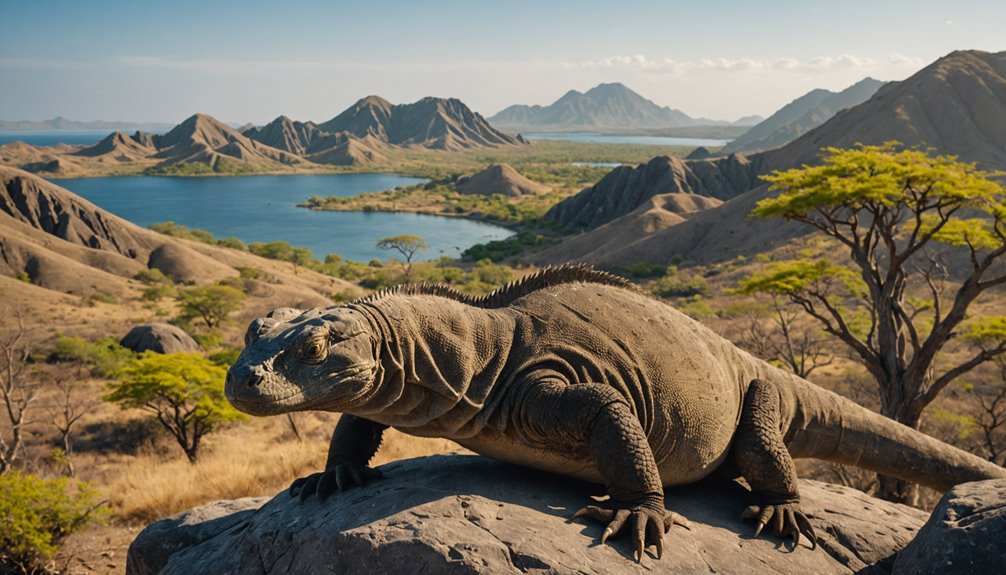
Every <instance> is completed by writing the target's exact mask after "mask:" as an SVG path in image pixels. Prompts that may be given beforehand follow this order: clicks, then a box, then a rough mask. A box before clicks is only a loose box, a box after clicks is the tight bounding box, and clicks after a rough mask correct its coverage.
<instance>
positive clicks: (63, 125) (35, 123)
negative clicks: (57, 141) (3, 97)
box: [0, 116, 172, 132]
mask: <svg viewBox="0 0 1006 575" xmlns="http://www.w3.org/2000/svg"><path fill="white" fill-rule="evenodd" d="M171 126H172V125H171V124H167V123H157V122H117V121H105V120H95V121H93V122H78V121H76V120H68V119H66V118H64V117H62V116H56V117H55V118H53V119H51V120H0V131H9V132H29V131H42V130H67V131H70V130H95V131H97V130H127V131H128V130H145V131H148V132H158V131H162V130H168V129H170V128H171Z"/></svg>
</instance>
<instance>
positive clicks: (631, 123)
mask: <svg viewBox="0 0 1006 575" xmlns="http://www.w3.org/2000/svg"><path fill="white" fill-rule="evenodd" d="M761 120H762V118H761V117H759V116H745V117H744V118H741V119H740V120H738V121H737V122H726V121H722V120H709V119H706V118H692V117H691V116H689V115H688V114H685V113H684V112H682V111H681V110H677V109H674V108H671V107H668V106H658V105H657V104H655V103H653V102H652V101H650V100H648V99H646V98H644V97H643V96H640V95H639V94H637V93H636V92H634V91H632V90H631V89H629V87H628V86H626V85H625V84H621V83H618V82H615V83H610V84H599V85H597V86H595V87H593V88H591V89H590V90H587V91H586V92H578V91H576V90H570V91H568V92H566V94H564V95H563V96H562V97H561V98H559V99H558V100H556V101H555V102H553V103H552V104H549V105H548V106H539V105H534V106H527V105H521V104H518V105H514V106H509V107H507V108H505V109H503V110H501V111H500V112H499V113H497V114H496V115H494V116H491V117H490V118H489V123H490V124H492V125H494V126H496V127H499V128H501V129H504V130H509V131H512V132H600V133H611V134H647V135H667V136H681V137H717V138H724V137H725V138H727V139H732V138H735V137H737V136H739V135H740V134H742V133H744V132H745V131H746V130H747V128H748V127H750V126H753V125H755V124H757V123H758V122H760V121H761Z"/></svg>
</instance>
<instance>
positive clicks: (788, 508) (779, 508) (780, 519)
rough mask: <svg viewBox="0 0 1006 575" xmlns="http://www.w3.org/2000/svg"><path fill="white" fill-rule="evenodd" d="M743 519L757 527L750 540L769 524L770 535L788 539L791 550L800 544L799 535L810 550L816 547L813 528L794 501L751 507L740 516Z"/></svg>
mask: <svg viewBox="0 0 1006 575" xmlns="http://www.w3.org/2000/svg"><path fill="white" fill-rule="evenodd" d="M741 517H742V518H744V519H755V520H756V521H757V525H756V526H755V532H754V535H753V536H752V538H756V537H758V535H760V534H761V532H762V530H763V529H765V527H767V526H769V524H771V528H772V533H774V534H775V535H777V536H779V537H789V538H791V539H792V540H793V548H794V549H795V548H796V547H797V546H798V545H799V544H800V535H801V534H803V535H805V536H806V537H807V539H809V540H810V548H811V549H814V548H815V547H817V535H816V534H815V533H814V526H813V525H811V524H810V520H809V519H807V516H806V515H804V513H803V511H801V510H800V504H799V503H797V502H796V501H787V502H782V503H775V504H765V505H751V506H749V507H747V508H746V509H745V510H744V512H743V513H742V514H741Z"/></svg>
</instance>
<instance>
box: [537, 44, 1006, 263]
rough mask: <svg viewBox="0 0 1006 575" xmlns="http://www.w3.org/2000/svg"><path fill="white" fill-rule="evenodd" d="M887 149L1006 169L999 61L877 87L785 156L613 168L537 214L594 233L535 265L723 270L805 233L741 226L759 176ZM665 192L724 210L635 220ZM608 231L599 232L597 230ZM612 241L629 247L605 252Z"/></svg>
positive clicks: (974, 55)
mask: <svg viewBox="0 0 1006 575" xmlns="http://www.w3.org/2000/svg"><path fill="white" fill-rule="evenodd" d="M890 140H898V141H901V142H903V143H905V144H908V145H922V146H929V147H932V148H934V149H935V150H936V151H937V152H939V153H946V154H955V155H957V156H958V157H959V158H960V159H961V160H964V161H968V162H977V163H978V164H979V165H980V166H981V167H983V168H985V169H989V170H997V169H998V170H1001V169H1006V52H1001V53H997V54H992V53H988V52H978V51H969V52H954V53H952V54H949V55H948V56H946V57H944V58H941V59H940V60H938V61H936V62H935V63H933V64H931V65H930V66H927V67H926V68H924V69H923V70H921V71H919V72H918V73H916V74H915V75H913V76H912V77H910V78H908V79H907V80H904V81H902V82H896V83H891V84H887V85H885V86H884V87H883V88H881V89H880V90H879V91H877V93H876V94H875V95H874V96H873V97H872V98H870V99H869V100H867V101H866V102H864V103H863V104H860V105H859V106H855V107H853V108H847V109H845V110H843V111H841V112H839V113H837V114H836V115H835V116H834V117H832V118H831V119H830V120H828V121H827V122H825V123H824V124H822V125H821V126H819V127H817V128H815V129H813V130H811V131H810V132H808V133H806V134H804V135H803V136H801V137H800V138H798V139H796V140H795V141H793V142H791V143H789V144H787V145H786V146H783V147H782V148H779V149H776V150H771V151H768V152H763V153H759V154H754V155H752V156H751V157H750V158H744V157H743V156H740V155H734V156H730V157H727V158H719V159H705V160H691V161H681V160H675V159H668V158H654V159H653V160H651V161H650V162H649V163H647V164H643V165H640V166H638V167H636V168H629V167H625V166H623V167H620V168H616V169H615V170H613V171H612V172H611V173H610V174H608V175H607V176H605V178H603V179H602V180H601V181H600V182H598V183H597V184H596V185H595V186H593V187H591V188H587V189H585V190H584V191H582V192H580V193H579V194H577V195H575V196H572V197H570V198H567V199H566V200H564V201H563V202H561V203H560V204H558V205H557V206H556V207H555V208H553V209H552V210H551V211H550V212H549V213H548V214H546V217H547V218H549V219H551V220H553V221H557V222H560V223H563V224H564V225H568V226H572V227H585V228H595V227H596V229H594V230H593V231H590V232H588V233H586V234H582V235H580V236H576V237H573V238H570V239H567V240H566V241H564V242H563V243H561V244H559V245H558V246H553V247H551V248H548V249H546V250H544V251H542V252H540V253H539V254H538V255H537V256H536V258H535V261H537V262H539V263H556V262H566V261H571V260H572V261H580V262H588V263H593V264H596V265H601V266H604V267H618V266H624V265H626V264H629V263H635V262H650V263H660V264H666V263H667V262H668V261H669V260H670V259H671V258H673V257H675V256H679V255H680V256H684V257H685V258H687V259H688V260H690V261H694V262H712V261H722V260H726V259H731V258H734V257H736V256H738V255H750V254H755V253H759V252H761V251H765V250H768V249H771V248H772V247H774V246H777V245H781V244H782V243H785V242H788V241H790V240H792V239H793V238H794V237H797V236H799V235H801V234H806V233H808V229H807V228H806V227H805V226H801V225H799V224H795V223H786V222H779V221H776V222H771V223H765V222H760V221H757V220H752V219H750V218H749V217H748V215H749V214H750V213H751V210H752V209H753V208H754V206H755V204H756V203H757V201H758V200H760V199H762V198H765V197H769V196H770V195H771V194H772V192H770V191H769V190H768V188H767V186H764V185H759V184H760V180H759V176H761V175H763V174H766V173H768V172H770V171H771V170H774V169H788V168H791V167H795V166H799V165H802V164H808V163H814V162H816V161H818V156H819V153H820V149H821V148H822V147H826V146H836V147H851V146H854V145H855V144H856V143H860V142H861V143H864V144H880V143H883V142H886V141H890ZM668 190H670V191H683V192H687V193H694V194H698V195H703V196H712V197H716V198H721V199H726V200H729V201H727V202H726V203H724V204H723V205H721V206H717V207H713V208H710V209H707V210H705V211H702V212H698V213H695V214H693V215H690V216H689V217H688V218H685V219H682V220H677V219H675V218H668V217H666V215H665V214H662V213H660V212H655V213H654V214H652V216H650V217H643V214H641V213H639V212H636V210H639V209H642V210H648V209H656V208H657V207H659V206H657V205H649V207H644V206H648V205H647V204H646V201H647V200H648V199H649V198H652V197H657V196H659V195H660V194H662V193H667V191H668ZM630 215H631V217H630ZM607 222H610V223H608V225H607V226H604V227H603V229H602V228H600V227H597V226H600V225H601V224H605V223H607ZM661 226H663V227H661ZM612 237H620V238H624V239H631V241H625V242H613V241H612V240H611V238H612ZM632 238H634V239H632Z"/></svg>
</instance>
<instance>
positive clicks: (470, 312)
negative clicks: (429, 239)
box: [345, 296, 515, 439]
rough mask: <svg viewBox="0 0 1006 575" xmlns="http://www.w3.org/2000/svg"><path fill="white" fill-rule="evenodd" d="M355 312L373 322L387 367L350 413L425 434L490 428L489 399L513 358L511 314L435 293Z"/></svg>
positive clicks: (457, 434)
mask: <svg viewBox="0 0 1006 575" xmlns="http://www.w3.org/2000/svg"><path fill="white" fill-rule="evenodd" d="M349 307H351V308H352V309H354V310H356V311H358V312H360V313H362V314H363V315H364V316H366V318H367V320H368V321H369V322H370V324H371V327H372V329H373V333H374V334H375V335H374V337H375V341H376V345H377V346H378V347H379V350H378V357H379V363H380V365H379V368H378V369H377V373H376V375H375V381H374V385H373V387H372V388H371V390H370V391H369V392H368V393H367V394H365V395H364V396H362V397H361V398H360V399H359V400H358V401H354V402H353V403H354V406H352V407H349V408H347V409H345V411H346V412H347V413H350V414H352V415H356V416H359V417H363V418H366V419H370V420H372V421H377V422H379V423H383V424H385V425H389V426H392V427H395V428H397V429H399V430H400V431H403V432H405V433H409V434H411V435H418V436H424V437H445V438H448V439H463V438H466V437H471V436H473V435H475V434H477V433H478V432H479V431H480V430H481V429H482V428H483V427H484V426H485V425H486V422H487V420H488V419H489V417H490V416H491V413H492V411H493V410H492V409H491V408H490V409H484V408H485V407H486V402H487V401H488V399H489V396H490V393H491V392H492V391H493V389H494V387H495V386H496V385H497V382H498V381H500V380H501V379H502V374H503V373H504V368H505V367H506V364H507V361H508V359H509V356H510V348H511V345H512V343H513V337H514V335H513V334H514V329H515V322H514V320H513V318H512V317H510V316H509V315H507V314H505V313H502V312H500V311H499V310H486V309H480V308H474V307H471V306H467V305H464V304H461V303H459V302H455V301H453V300H446V299H443V298H437V297H433V296H401V297H394V296H393V297H388V298H384V299H381V300H378V301H376V302H371V303H364V304H350V306H349ZM490 407H492V406H490Z"/></svg>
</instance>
